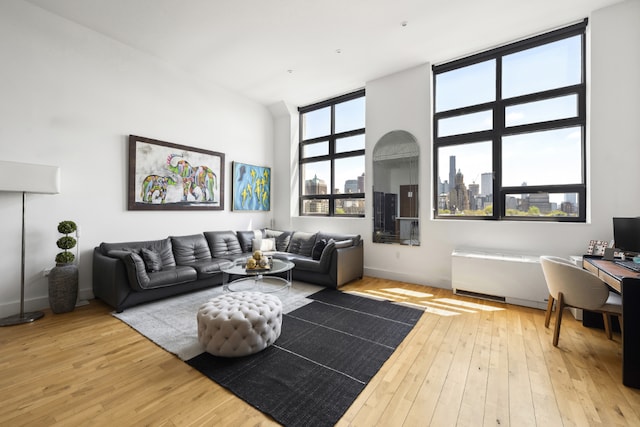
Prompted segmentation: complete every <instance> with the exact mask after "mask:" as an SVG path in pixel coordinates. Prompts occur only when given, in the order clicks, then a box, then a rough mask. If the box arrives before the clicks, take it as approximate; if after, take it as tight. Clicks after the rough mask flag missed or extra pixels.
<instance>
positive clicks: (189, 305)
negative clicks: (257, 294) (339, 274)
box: [112, 281, 323, 360]
mask: <svg viewBox="0 0 640 427" xmlns="http://www.w3.org/2000/svg"><path fill="white" fill-rule="evenodd" d="M321 289H323V287H321V286H316V285H311V284H308V283H303V282H296V281H294V282H293V284H292V286H291V288H290V289H289V290H288V291H284V292H277V293H275V294H274V295H277V296H278V298H280V300H281V301H282V306H283V312H285V313H288V312H290V311H293V310H295V309H296V308H298V307H301V306H303V305H305V304H309V303H310V302H311V300H310V299H308V298H307V296H309V295H311V294H313V293H315V292H318V291H319V290H321ZM219 295H222V286H217V287H215V288H209V289H205V290H202V291H196V292H191V293H188V294H184V295H178V296H173V297H170V298H166V299H162V300H159V301H154V302H150V303H147V304H143V305H139V306H136V307H131V308H127V309H126V310H124V311H123V312H122V313H116V312H113V313H112V315H113V316H114V317H117V318H118V319H120V320H122V321H123V322H124V323H126V324H127V325H129V326H131V327H132V328H133V329H135V330H136V331H138V332H139V333H141V334H142V335H144V336H145V337H146V338H148V339H150V340H151V341H153V342H154V343H156V344H157V345H159V346H160V347H162V348H163V349H165V350H166V351H168V352H170V353H172V354H175V355H176V356H178V357H179V358H180V359H182V360H187V359H191V358H192V357H194V356H197V355H198V354H200V353H202V352H203V351H204V349H203V348H202V346H201V345H200V343H199V342H198V323H197V321H196V313H197V312H198V308H199V307H200V306H201V305H202V304H204V303H205V302H207V301H209V299H211V298H214V297H217V296H219Z"/></svg>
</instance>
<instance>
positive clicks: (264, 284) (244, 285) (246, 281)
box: [221, 259, 295, 293]
mask: <svg viewBox="0 0 640 427" xmlns="http://www.w3.org/2000/svg"><path fill="white" fill-rule="evenodd" d="M246 262H247V261H246V259H240V260H237V261H236V262H229V264H226V265H224V266H222V268H221V270H222V273H223V278H222V290H223V292H240V291H258V292H264V293H272V292H279V291H283V290H289V289H290V288H291V270H293V267H295V264H294V263H292V262H291V261H283V260H280V259H273V260H272V263H271V268H269V269H260V270H248V269H246V268H245V265H246ZM279 273H285V277H280V276H276V274H279ZM231 276H240V277H239V278H237V279H235V280H232V281H230V278H231Z"/></svg>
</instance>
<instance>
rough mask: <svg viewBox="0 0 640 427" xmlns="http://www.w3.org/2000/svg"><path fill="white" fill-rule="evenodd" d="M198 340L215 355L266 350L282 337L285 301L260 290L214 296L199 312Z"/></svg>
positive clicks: (240, 354)
mask: <svg viewBox="0 0 640 427" xmlns="http://www.w3.org/2000/svg"><path fill="white" fill-rule="evenodd" d="M197 320H198V341H199V342H200V344H202V345H203V346H204V347H205V350H206V351H207V352H208V353H211V354H213V355H215V356H224V357H237V356H246V355H249V354H253V353H257V352H259V351H261V350H264V349H265V348H267V347H268V346H270V345H271V344H273V343H274V342H275V340H277V339H278V337H279V336H280V330H281V327H282V302H280V300H279V299H278V297H276V296H274V295H271V294H263V293H261V292H235V293H228V294H224V295H221V296H219V297H216V298H212V299H211V300H209V301H208V302H206V303H204V304H203V305H202V306H200V309H199V310H198V315H197Z"/></svg>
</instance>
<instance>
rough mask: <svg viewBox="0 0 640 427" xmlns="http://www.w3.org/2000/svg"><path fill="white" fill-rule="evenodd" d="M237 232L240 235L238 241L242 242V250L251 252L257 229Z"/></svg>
mask: <svg viewBox="0 0 640 427" xmlns="http://www.w3.org/2000/svg"><path fill="white" fill-rule="evenodd" d="M236 234H237V235H238V241H239V242H240V248H241V249H242V252H251V248H252V245H253V239H254V238H255V237H256V233H255V231H253V230H250V231H236Z"/></svg>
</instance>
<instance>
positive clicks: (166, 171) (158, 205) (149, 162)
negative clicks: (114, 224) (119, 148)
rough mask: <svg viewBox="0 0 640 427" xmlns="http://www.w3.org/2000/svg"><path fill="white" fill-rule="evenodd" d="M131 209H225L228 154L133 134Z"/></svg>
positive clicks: (130, 147) (130, 158)
mask: <svg viewBox="0 0 640 427" xmlns="http://www.w3.org/2000/svg"><path fill="white" fill-rule="evenodd" d="M128 209H129V210H182V209H190V210H206V209H209V210H224V154H223V153H218V152H215V151H209V150H203V149H200V148H194V147H187V146H186V145H179V144H172V143H170V142H164V141H158V140H155V139H150V138H144V137H141V136H135V135H130V136H129V194H128Z"/></svg>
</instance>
